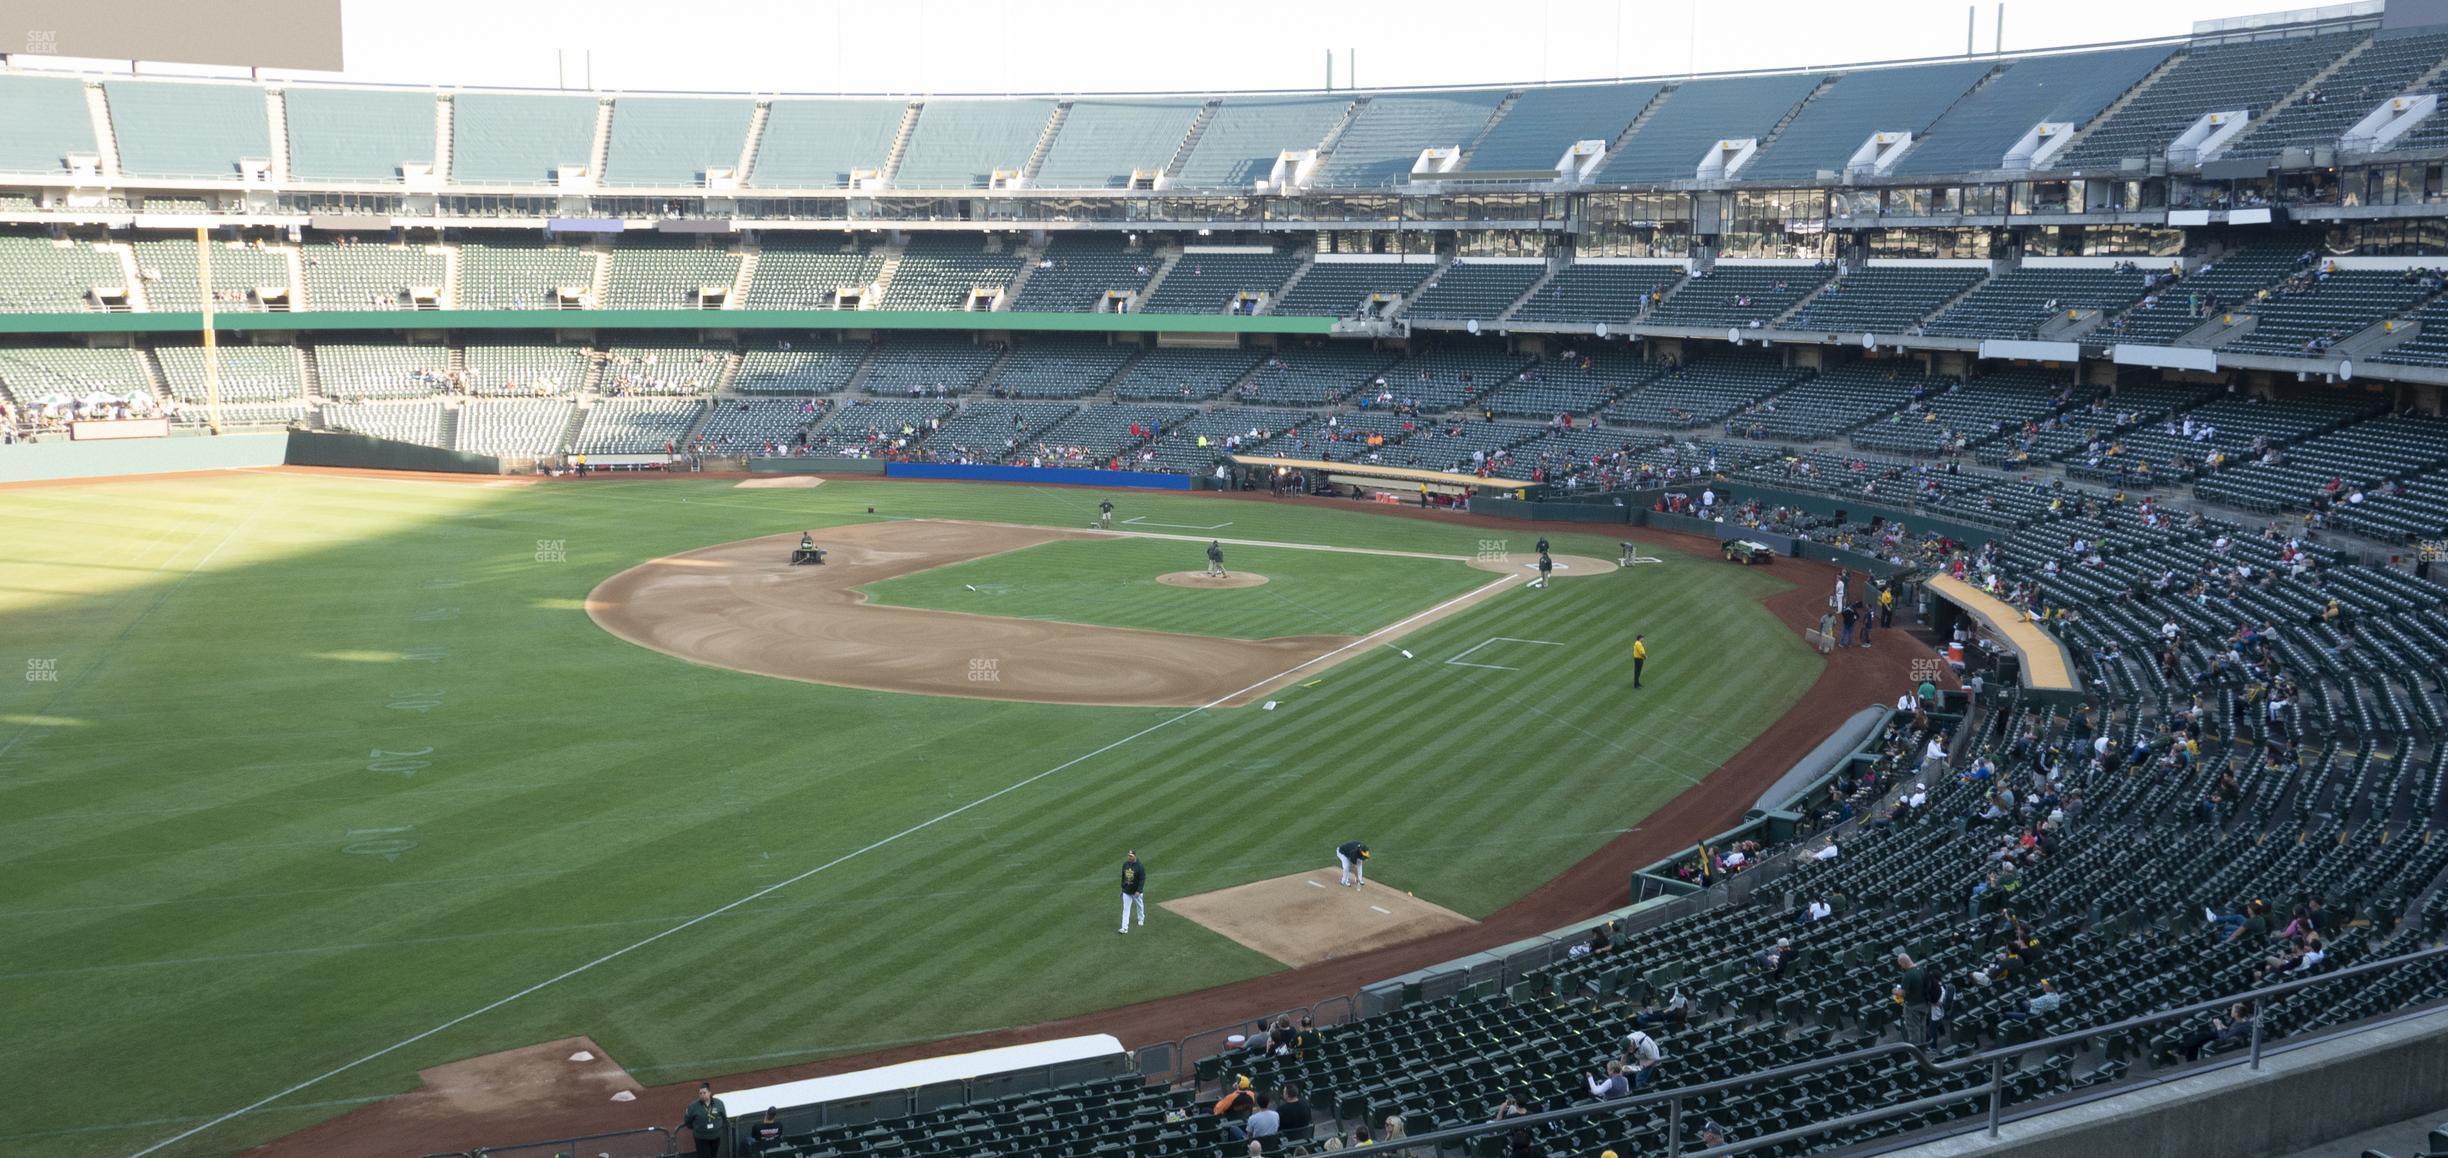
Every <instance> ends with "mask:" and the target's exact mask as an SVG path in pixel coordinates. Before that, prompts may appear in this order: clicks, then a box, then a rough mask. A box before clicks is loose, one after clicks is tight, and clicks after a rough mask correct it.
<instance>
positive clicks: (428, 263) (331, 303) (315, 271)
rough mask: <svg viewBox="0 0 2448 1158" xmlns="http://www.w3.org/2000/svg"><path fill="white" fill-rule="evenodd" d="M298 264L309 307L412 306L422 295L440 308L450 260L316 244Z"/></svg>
mask: <svg viewBox="0 0 2448 1158" xmlns="http://www.w3.org/2000/svg"><path fill="white" fill-rule="evenodd" d="M299 263H300V264H301V265H303V266H304V267H305V270H306V301H305V305H306V306H307V308H309V309H317V310H398V309H414V308H416V305H417V295H418V294H420V293H421V294H425V295H428V296H429V297H430V299H431V300H432V301H433V303H434V304H435V305H436V306H440V305H442V304H443V302H442V300H441V299H442V294H443V292H444V289H445V288H446V287H447V285H448V283H449V282H450V258H448V257H447V256H445V255H444V254H443V253H442V252H441V251H439V250H435V249H429V248H427V247H425V246H420V245H331V244H326V243H313V244H309V245H307V246H305V247H304V249H303V250H301V251H300V257H299ZM216 264H218V263H216ZM292 308H294V306H293V307H292Z"/></svg>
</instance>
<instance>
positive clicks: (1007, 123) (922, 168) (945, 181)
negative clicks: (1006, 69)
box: [893, 100, 1054, 189]
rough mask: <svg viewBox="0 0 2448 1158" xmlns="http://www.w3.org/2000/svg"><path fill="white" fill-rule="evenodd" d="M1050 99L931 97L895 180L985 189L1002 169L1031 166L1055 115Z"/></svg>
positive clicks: (907, 185) (912, 185) (913, 185)
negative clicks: (1039, 144) (1033, 157)
mask: <svg viewBox="0 0 2448 1158" xmlns="http://www.w3.org/2000/svg"><path fill="white" fill-rule="evenodd" d="M1053 116H1054V102H1052V101H1047V100H930V101H927V102H926V103H925V104H924V105H923V106H921V107H920V108H919V110H918V124H917V126H916V127H915V128H912V129H911V130H910V139H909V144H908V145H907V146H906V147H905V148H904V149H903V150H902V153H901V167H900V168H899V169H897V170H895V171H894V172H893V185H894V187H896V188H901V189H982V188H985V187H986V184H987V182H988V180H989V179H990V178H991V177H992V176H993V175H994V174H995V173H997V172H1001V171H1009V172H1011V173H1014V174H1017V173H1019V172H1021V171H1022V170H1024V169H1026V168H1028V163H1029V158H1030V157H1032V156H1034V155H1035V154H1036V152H1037V141H1038V138H1039V137H1041V136H1043V135H1044V134H1045V129H1046V123H1047V122H1048V121H1050V120H1052V119H1053Z"/></svg>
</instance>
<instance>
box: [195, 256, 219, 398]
mask: <svg viewBox="0 0 2448 1158" xmlns="http://www.w3.org/2000/svg"><path fill="white" fill-rule="evenodd" d="M208 236H209V231H208V230H207V229H206V228H205V227H204V226H201V225H199V226H196V296H197V299H198V300H200V301H202V302H203V303H204V426H205V428H206V429H208V430H210V431H212V432H213V433H214V434H219V433H221V355H220V350H219V349H218V347H216V346H215V345H214V344H213V292H212V246H210V245H207V244H206V243H205V242H206V239H207V237H208Z"/></svg>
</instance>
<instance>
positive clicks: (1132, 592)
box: [861, 539, 1491, 639]
mask: <svg viewBox="0 0 2448 1158" xmlns="http://www.w3.org/2000/svg"><path fill="white" fill-rule="evenodd" d="M1205 552H1206V547H1205V546H1204V545H1203V544H1199V543H1185V542H1178V541H1175V540H1170V539H1066V540H1060V541H1057V542H1052V543H1041V544H1038V545H1037V546H1034V547H1026V548H1023V549H1021V550H1018V551H1007V552H1004V553H1003V554H1000V555H989V556H987V557H985V558H983V559H973V560H970V561H968V562H966V563H955V564H953V565H951V566H949V567H937V568H935V569H933V570H931V571H921V572H918V573H917V574H915V575H904V576H902V577H900V578H897V579H887V580H885V581H884V582H881V583H871V584H869V585H867V586H866V587H864V588H862V589H861V590H864V591H865V592H866V593H867V595H868V598H869V599H870V600H872V601H874V602H877V603H887V604H896V605H899V606H904V607H931V608H935V609H938V610H943V611H967V612H972V613H975V614H980V615H1009V616H1015V617H1019V618H1023V619H1056V620H1062V621H1064V622H1067V623H1088V624H1095V625H1098V626H1101V627H1135V628H1142V629H1145V630H1148V631H1179V632H1188V633H1191V634H1195V635H1219V636H1229V637H1232V638H1235V639H1269V638H1273V637H1276V636H1285V635H1365V634H1367V633H1369V632H1371V631H1374V630H1376V629H1377V628H1380V627H1383V626H1385V625H1387V624H1389V623H1393V622H1395V621H1397V620H1400V619H1402V618H1403V617H1404V616H1407V615H1410V614H1412V613H1414V612H1417V611H1419V610H1420V609H1421V608H1423V607H1432V606H1435V605H1436V604H1438V603H1442V602H1444V601H1445V600H1447V599H1451V598H1453V597H1454V596H1457V595H1460V594H1462V593H1463V592H1466V591H1469V590H1470V589H1472V588H1474V587H1477V586H1480V585H1481V584H1484V583H1486V582H1488V581H1489V579H1490V578H1491V577H1490V576H1489V575H1488V574H1487V573H1486V572H1484V571H1474V570H1472V569H1471V568H1470V567H1469V565H1467V564H1464V563H1460V562H1455V561H1452V560H1443V559H1417V558H1409V557H1404V556H1390V555H1360V554H1353V553H1351V552H1347V551H1303V550H1293V549H1288V548H1282V547H1245V546H1240V545H1237V544H1236V545H1234V546H1233V547H1232V548H1231V549H1230V550H1228V551H1227V552H1225V556H1224V562H1225V567H1226V570H1227V571H1229V572H1233V573H1242V572H1248V573H1254V574H1259V575H1264V576H1266V578H1267V582H1266V583H1265V584H1264V585H1262V586H1258V587H1239V588H1222V589H1214V590H1208V589H1199V588H1189V587H1172V586H1167V585H1165V584H1163V583H1159V582H1157V581H1156V577H1157V576H1158V575H1162V574H1166V573H1168V572H1172V571H1203V570H1205V569H1206V567H1207V559H1206V555H1205Z"/></svg>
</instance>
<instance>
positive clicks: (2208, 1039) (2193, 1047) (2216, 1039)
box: [2176, 1001, 2253, 1061]
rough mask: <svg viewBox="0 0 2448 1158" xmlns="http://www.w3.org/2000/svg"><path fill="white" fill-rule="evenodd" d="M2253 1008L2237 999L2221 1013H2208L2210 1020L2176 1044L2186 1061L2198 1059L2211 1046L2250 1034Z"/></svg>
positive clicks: (2233, 1040) (2241, 1038)
mask: <svg viewBox="0 0 2448 1158" xmlns="http://www.w3.org/2000/svg"><path fill="white" fill-rule="evenodd" d="M2252 1027H2253V1009H2252V1003H2251V1002H2249V1001H2239V1002H2236V1003H2235V1004H2234V1005H2230V1006H2228V1007H2227V1012H2225V1013H2223V1014H2216V1013H2214V1014H2212V1015H2210V1022H2209V1024H2207V1025H2203V1026H2201V1027H2199V1028H2197V1029H2195V1030H2194V1031H2193V1032H2191V1033H2188V1034H2186V1035H2185V1038H2184V1041H2182V1042H2181V1043H2179V1044H2178V1045H2177V1047H2176V1048H2177V1051H2178V1052H2180V1053H2182V1054H2184V1059H2185V1060H2186V1061H2200V1060H2201V1055H2202V1051H2203V1050H2204V1049H2208V1048H2210V1047H2212V1046H2222V1045H2226V1044H2228V1043H2230V1042H2236V1041H2242V1040H2244V1039H2245V1038H2248V1037H2250V1036H2252Z"/></svg>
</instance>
